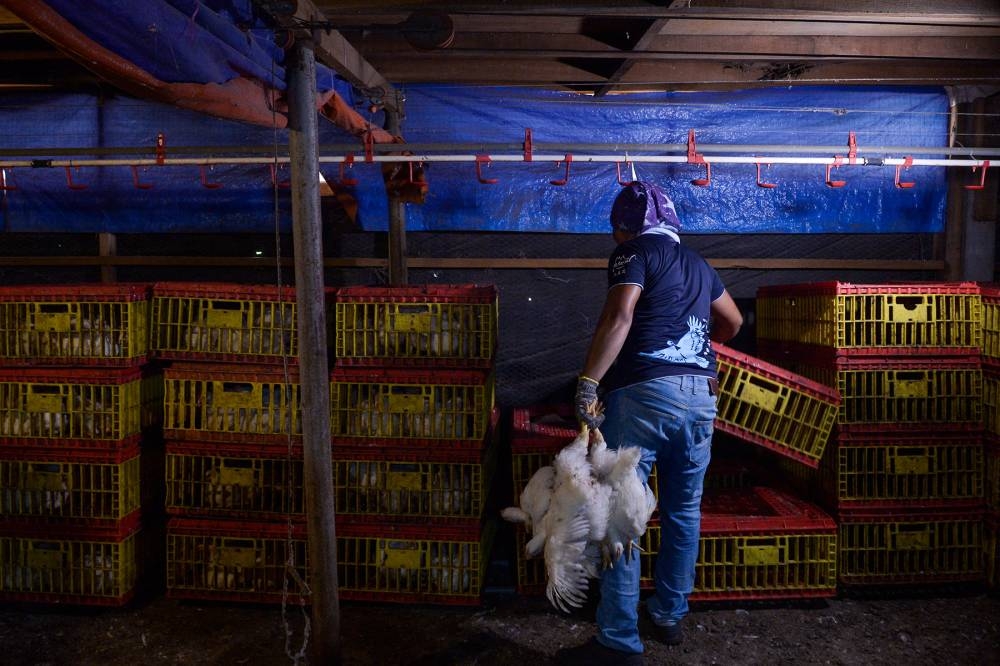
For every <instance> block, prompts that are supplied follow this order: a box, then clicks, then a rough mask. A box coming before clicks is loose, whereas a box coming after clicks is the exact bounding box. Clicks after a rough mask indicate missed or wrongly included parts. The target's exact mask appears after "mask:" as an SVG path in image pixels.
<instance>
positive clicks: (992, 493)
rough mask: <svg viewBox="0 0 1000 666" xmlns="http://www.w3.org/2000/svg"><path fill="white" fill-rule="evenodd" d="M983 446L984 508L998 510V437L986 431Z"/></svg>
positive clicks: (999, 496)
mask: <svg viewBox="0 0 1000 666" xmlns="http://www.w3.org/2000/svg"><path fill="white" fill-rule="evenodd" d="M983 448H984V468H985V477H986V478H985V483H986V508H988V509H989V510H991V511H996V512H1000V437H998V436H997V435H994V434H992V433H988V434H987V435H986V437H985V444H984V446H983Z"/></svg>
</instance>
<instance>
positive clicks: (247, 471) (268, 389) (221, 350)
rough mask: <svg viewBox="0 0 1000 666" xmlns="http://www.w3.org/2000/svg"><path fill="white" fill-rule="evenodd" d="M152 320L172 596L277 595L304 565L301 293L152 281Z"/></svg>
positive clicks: (261, 598) (258, 598)
mask: <svg viewBox="0 0 1000 666" xmlns="http://www.w3.org/2000/svg"><path fill="white" fill-rule="evenodd" d="M152 320H153V323H152V345H151V346H152V351H153V353H154V354H155V355H156V356H157V357H158V358H160V359H162V361H161V362H162V363H163V365H164V369H163V379H164V400H163V422H164V428H163V432H164V438H165V440H166V447H165V448H166V470H165V474H164V477H165V480H166V510H167V514H168V516H169V520H168V522H167V534H166V562H167V568H166V590H167V596H168V597H171V598H187V599H210V600H211V599H215V600H223V601H236V602H264V603H267V602H277V601H280V600H282V599H283V598H285V595H286V593H287V591H288V589H289V588H288V582H287V581H288V578H287V577H286V573H287V571H288V567H292V568H294V569H296V570H297V571H298V572H299V574H300V576H302V577H304V576H305V570H306V559H305V553H306V542H305V535H304V527H303V525H302V523H303V522H304V519H305V508H304V501H305V499H304V485H303V471H302V470H303V460H302V428H301V413H300V392H299V380H298V360H297V354H298V350H297V322H296V303H295V290H294V288H292V287H281V288H279V287H278V286H276V285H243V284H228V283H197V284H192V283H177V282H162V283H156V284H154V285H153V298H152ZM294 589H295V588H294V586H293V588H292V590H293V591H294Z"/></svg>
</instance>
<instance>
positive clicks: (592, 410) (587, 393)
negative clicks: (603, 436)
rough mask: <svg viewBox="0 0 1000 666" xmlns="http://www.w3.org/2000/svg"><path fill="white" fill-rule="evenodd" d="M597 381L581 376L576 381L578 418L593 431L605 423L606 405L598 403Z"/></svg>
mask: <svg viewBox="0 0 1000 666" xmlns="http://www.w3.org/2000/svg"><path fill="white" fill-rule="evenodd" d="M597 384H598V382H597V380H596V379H591V378H590V377H587V376H585V375H580V377H579V379H577V380H576V400H575V403H576V418H577V419H578V420H579V421H580V423H583V424H584V425H586V426H587V427H588V428H590V429H591V430H597V429H598V428H599V427H601V424H602V423H604V405H602V404H601V403H600V402H598V401H597Z"/></svg>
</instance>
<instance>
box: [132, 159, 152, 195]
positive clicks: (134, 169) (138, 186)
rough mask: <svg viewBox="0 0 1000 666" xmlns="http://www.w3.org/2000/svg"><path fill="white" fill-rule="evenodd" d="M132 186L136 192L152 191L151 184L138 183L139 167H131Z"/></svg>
mask: <svg viewBox="0 0 1000 666" xmlns="http://www.w3.org/2000/svg"><path fill="white" fill-rule="evenodd" d="M132 184H133V185H135V189H137V190H151V189H153V184H152V183H140V182H139V167H137V166H135V165H134V164H133V165H132Z"/></svg>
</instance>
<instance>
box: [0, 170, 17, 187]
mask: <svg viewBox="0 0 1000 666" xmlns="http://www.w3.org/2000/svg"><path fill="white" fill-rule="evenodd" d="M16 189H17V183H15V182H14V169H13V168H11V170H10V181H8V180H7V169H0V192H13V191H14V190H16Z"/></svg>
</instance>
